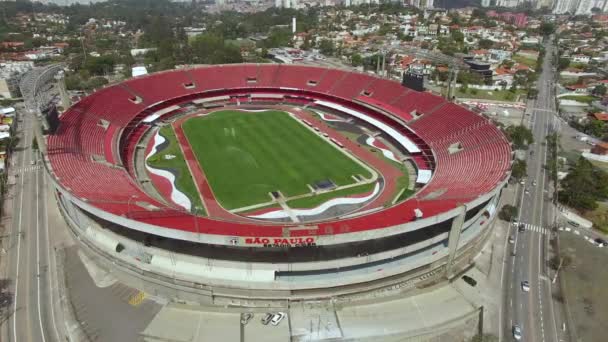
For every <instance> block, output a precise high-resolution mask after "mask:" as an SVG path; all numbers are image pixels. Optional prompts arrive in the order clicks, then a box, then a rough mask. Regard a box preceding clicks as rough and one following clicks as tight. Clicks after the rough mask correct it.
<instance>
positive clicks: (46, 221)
mask: <svg viewBox="0 0 608 342" xmlns="http://www.w3.org/2000/svg"><path fill="white" fill-rule="evenodd" d="M42 175H43V177H44V176H46V174H45V173H44V171H43V173H42ZM43 179H46V178H43ZM42 184H43V189H46V188H44V181H43V182H42ZM43 193H44V192H43ZM43 198H44V199H43V200H44V201H45V204H44V231H45V234H46V239H47V241H46V246H47V247H46V260H47V262H48V263H49V266H48V270H49V273H48V277H47V280H48V286H49V290H50V291H51V292H50V293H49V303H51V307H50V309H51V321H52V322H53V330H54V332H55V337H56V338H57V341H60V340H61V339H60V338H59V329H57V321H56V320H55V306H54V305H53V282H52V279H51V278H52V274H54V272H51V271H50V270H51V243H50V239H49V213H48V203H46V196H44V197H43Z"/></svg>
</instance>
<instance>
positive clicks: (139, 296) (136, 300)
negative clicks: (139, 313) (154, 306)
mask: <svg viewBox="0 0 608 342" xmlns="http://www.w3.org/2000/svg"><path fill="white" fill-rule="evenodd" d="M145 299H146V293H145V292H143V291H139V292H137V293H136V294H134V295H133V296H131V298H129V305H131V306H138V305H140V304H141V303H143V301H144V300H145Z"/></svg>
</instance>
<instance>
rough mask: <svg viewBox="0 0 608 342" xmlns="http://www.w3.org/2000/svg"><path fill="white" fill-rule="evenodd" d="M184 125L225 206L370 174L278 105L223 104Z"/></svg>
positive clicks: (244, 203) (198, 157)
mask: <svg viewBox="0 0 608 342" xmlns="http://www.w3.org/2000/svg"><path fill="white" fill-rule="evenodd" d="M182 127H183V129H184V132H185V134H186V137H187V138H188V141H189V142H190V144H191V145H192V150H193V152H194V153H195V155H196V156H197V159H198V161H199V163H200V164H201V167H202V168H203V170H204V172H205V175H206V177H207V179H208V180H209V184H210V185H211V188H212V189H213V192H214V194H215V197H216V199H217V200H218V201H219V202H220V203H221V205H222V206H223V207H224V208H226V209H235V208H240V207H244V206H249V205H254V204H257V203H262V202H267V201H269V200H270V199H271V198H270V196H269V195H268V193H269V192H271V191H277V190H278V191H281V192H282V193H283V195H284V196H287V197H291V196H295V195H301V194H305V193H309V192H310V189H309V188H308V186H307V184H313V183H315V182H317V181H321V180H325V179H331V180H332V181H333V182H334V183H336V184H337V185H347V184H352V183H354V182H355V181H354V179H352V177H351V176H352V175H356V174H359V175H362V176H363V177H366V178H369V177H371V174H370V173H369V172H368V171H367V170H366V169H365V168H364V167H362V166H361V165H360V164H359V163H357V162H355V161H354V160H352V159H350V158H348V157H347V156H345V155H344V154H342V153H341V152H340V151H338V150H337V149H336V148H335V147H334V146H333V145H332V144H331V143H328V142H327V141H326V140H325V139H323V138H321V137H320V136H318V135H317V134H315V133H314V132H312V131H310V130H309V129H308V128H306V127H304V126H303V125H302V124H300V123H299V122H297V121H296V120H294V119H293V118H292V117H291V116H290V115H289V114H288V113H285V112H282V111H271V110H269V111H265V112H257V113H251V112H242V111H234V110H221V111H217V112H214V113H211V114H209V115H206V116H203V117H193V118H191V119H189V120H186V121H185V122H184V123H183V124H182Z"/></svg>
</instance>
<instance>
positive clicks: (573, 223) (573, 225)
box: [568, 220, 581, 228]
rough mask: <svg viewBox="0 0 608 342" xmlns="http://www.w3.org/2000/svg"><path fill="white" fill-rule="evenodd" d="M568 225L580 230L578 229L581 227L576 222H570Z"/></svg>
mask: <svg viewBox="0 0 608 342" xmlns="http://www.w3.org/2000/svg"><path fill="white" fill-rule="evenodd" d="M568 224H569V225H571V226H572V227H574V228H578V227H580V226H581V225H580V224H578V223H576V222H574V221H572V220H570V221H568Z"/></svg>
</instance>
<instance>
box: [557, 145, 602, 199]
mask: <svg viewBox="0 0 608 342" xmlns="http://www.w3.org/2000/svg"><path fill="white" fill-rule="evenodd" d="M560 185H561V190H560V191H559V193H558V199H559V201H560V202H562V203H564V204H566V205H568V206H571V207H574V208H576V209H579V210H582V211H586V210H593V209H595V208H597V206H598V204H597V201H599V200H605V199H606V198H608V173H606V172H604V171H602V170H601V169H599V168H597V167H595V166H593V164H591V162H590V161H588V160H587V159H585V158H584V157H580V158H579V159H578V161H577V162H576V164H575V165H574V167H573V168H572V169H571V170H570V172H569V173H568V175H567V176H566V177H565V178H564V179H563V180H562V181H561V184H560Z"/></svg>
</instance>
